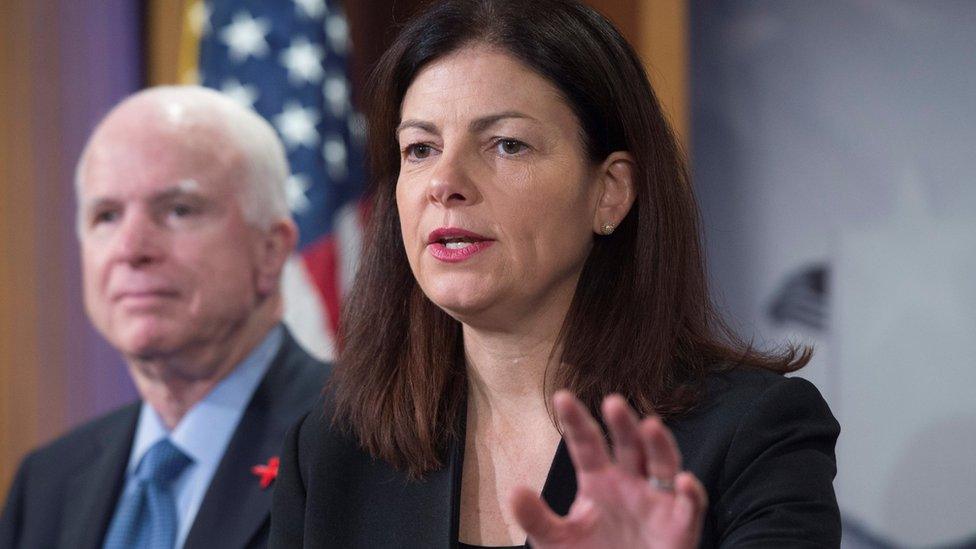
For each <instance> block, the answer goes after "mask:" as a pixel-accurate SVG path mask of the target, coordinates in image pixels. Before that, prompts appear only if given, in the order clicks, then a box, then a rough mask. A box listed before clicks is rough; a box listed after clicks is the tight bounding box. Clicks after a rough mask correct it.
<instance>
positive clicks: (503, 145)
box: [495, 139, 529, 156]
mask: <svg viewBox="0 0 976 549" xmlns="http://www.w3.org/2000/svg"><path fill="white" fill-rule="evenodd" d="M495 146H496V147H498V152H500V153H502V154H506V155H510V156H511V155H516V154H519V153H520V152H523V151H524V150H525V149H527V148H528V147H529V146H528V145H526V144H525V143H523V142H521V141H519V140H518V139H499V140H498V142H497V143H496V144H495Z"/></svg>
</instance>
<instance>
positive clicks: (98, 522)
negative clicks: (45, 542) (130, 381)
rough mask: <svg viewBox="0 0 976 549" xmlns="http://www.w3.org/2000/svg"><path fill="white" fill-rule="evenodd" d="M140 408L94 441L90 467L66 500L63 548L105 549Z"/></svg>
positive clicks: (70, 488) (72, 485) (127, 413)
mask: <svg viewBox="0 0 976 549" xmlns="http://www.w3.org/2000/svg"><path fill="white" fill-rule="evenodd" d="M139 408H140V404H138V403H136V404H132V405H130V406H129V408H128V409H126V411H125V414H124V415H123V417H122V418H120V419H119V421H118V422H117V423H115V424H113V425H112V426H111V427H110V428H108V429H106V430H105V431H103V432H102V433H100V434H99V436H98V437H97V439H96V440H94V441H92V445H91V447H90V451H91V461H90V465H89V466H87V467H85V468H84V469H82V470H80V471H78V474H77V476H75V477H74V478H73V479H72V480H71V481H70V483H69V484H68V487H67V488H66V490H65V494H64V500H65V501H69V502H71V506H70V507H69V508H67V509H66V510H65V512H64V519H63V520H64V524H63V527H62V529H61V538H60V540H59V541H58V546H59V547H77V548H79V549H95V548H97V547H100V546H101V544H102V538H103V537H104V535H105V531H106V530H107V529H108V523H109V521H110V520H112V515H113V514H115V506H116V502H117V501H118V497H119V494H120V493H121V491H122V486H123V485H124V483H125V468H126V465H128V463H129V452H130V450H131V448H132V439H133V437H134V436H135V430H136V421H137V420H138V418H139ZM53 527H55V526H54V525H52V528H53Z"/></svg>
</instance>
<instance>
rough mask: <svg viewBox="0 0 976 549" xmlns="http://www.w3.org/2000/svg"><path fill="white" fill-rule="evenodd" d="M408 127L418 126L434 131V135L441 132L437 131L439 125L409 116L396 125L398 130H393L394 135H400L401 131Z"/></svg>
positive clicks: (418, 127)
mask: <svg viewBox="0 0 976 549" xmlns="http://www.w3.org/2000/svg"><path fill="white" fill-rule="evenodd" d="M407 128H417V129H420V130H423V131H425V132H427V133H432V134H434V135H438V134H439V132H438V131H437V126H435V125H433V124H431V123H430V122H425V121H423V120H418V119H416V118H408V119H406V120H404V121H402V122H400V125H398V126H397V127H396V130H395V131H394V132H393V135H400V132H402V131H403V130H405V129H407Z"/></svg>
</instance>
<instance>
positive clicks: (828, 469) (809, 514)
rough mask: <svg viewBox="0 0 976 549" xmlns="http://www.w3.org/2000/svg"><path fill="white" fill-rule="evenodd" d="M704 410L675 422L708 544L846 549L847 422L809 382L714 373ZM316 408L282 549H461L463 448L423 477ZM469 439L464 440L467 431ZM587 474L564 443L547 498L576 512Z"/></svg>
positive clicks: (289, 488)
mask: <svg viewBox="0 0 976 549" xmlns="http://www.w3.org/2000/svg"><path fill="white" fill-rule="evenodd" d="M707 387H708V390H707V397H706V398H705V399H704V400H703V401H702V404H701V405H699V406H698V407H697V408H696V409H695V410H694V411H693V412H691V413H689V414H687V415H685V416H683V417H681V418H678V419H675V420H673V421H669V422H668V426H669V427H670V428H671V430H672V431H673V433H674V436H675V438H676V439H677V441H678V446H679V447H680V448H681V453H682V455H683V457H684V467H685V468H686V469H688V470H690V471H691V472H693V473H694V474H695V475H696V476H697V477H698V478H699V479H700V480H701V481H702V483H703V484H704V485H705V488H706V489H707V490H708V497H709V507H708V511H707V515H706V517H705V526H704V532H703V535H702V543H701V546H702V547H719V546H721V547H838V546H839V544H840V517H839V513H838V510H837V500H836V498H835V496H834V489H833V485H832V482H833V478H834V474H835V472H836V464H835V460H834V443H835V442H836V440H837V436H838V434H839V432H840V427H839V425H838V424H837V421H836V420H835V419H834V417H833V415H831V413H830V409H829V408H828V407H827V404H826V403H825V402H824V400H823V398H821V396H820V393H819V392H818V391H817V389H816V388H814V386H813V385H812V384H810V383H809V382H807V381H805V380H803V379H799V378H785V377H782V376H779V375H776V374H772V373H768V372H761V371H754V370H736V371H731V372H727V373H722V374H716V375H713V376H712V377H711V378H710V379H709V380H708V385H707ZM327 416H328V414H326V413H324V411H322V410H319V411H313V412H312V413H310V414H309V415H308V416H306V417H305V419H304V420H302V422H301V423H299V424H298V425H296V426H295V427H293V428H292V430H291V432H290V433H289V434H288V436H287V437H286V440H285V449H284V453H283V455H282V461H281V471H280V474H279V476H278V479H277V481H276V487H275V495H274V503H273V508H272V518H271V546H272V547H282V548H285V547H288V548H291V547H303V546H304V547H453V546H455V545H456V540H457V536H458V502H459V496H460V491H461V464H462V463H463V459H462V453H463V451H464V450H463V447H462V446H463V443H462V444H455V445H454V446H453V447H451V448H450V450H449V453H448V456H447V460H446V464H445V467H444V468H442V469H441V470H438V471H435V472H433V473H430V474H429V475H427V476H426V477H425V478H424V479H423V480H422V481H411V480H408V478H407V477H406V475H404V474H403V473H401V472H400V471H397V470H394V469H393V468H392V467H390V466H389V465H388V464H386V463H385V462H382V461H377V460H374V459H372V458H371V457H370V456H369V455H368V454H366V453H365V452H363V451H362V450H361V449H360V448H359V446H358V444H357V443H356V441H355V440H353V439H350V438H348V437H346V436H344V435H343V434H342V433H340V432H339V431H338V430H335V429H333V428H332V427H331V425H330V420H329V418H328V417H327ZM462 440H463V437H462ZM575 493H576V476H575V474H574V471H573V467H572V463H571V462H570V459H569V454H568V453H567V452H566V448H565V447H564V446H563V445H562V444H560V446H559V449H558V450H557V452H556V456H555V458H554V459H553V464H552V467H551V469H550V471H549V476H548V478H547V480H546V483H545V487H544V489H543V492H542V495H543V497H544V498H545V500H546V501H547V502H548V503H549V505H550V506H551V507H552V508H553V509H554V510H555V511H557V512H559V513H560V514H565V513H566V512H567V511H568V509H569V506H570V504H571V503H572V501H573V498H574V496H575Z"/></svg>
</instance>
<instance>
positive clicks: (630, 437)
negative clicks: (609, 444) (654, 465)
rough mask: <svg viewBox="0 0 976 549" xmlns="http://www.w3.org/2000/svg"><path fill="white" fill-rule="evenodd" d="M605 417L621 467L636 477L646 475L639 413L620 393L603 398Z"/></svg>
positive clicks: (615, 456) (615, 457) (614, 452)
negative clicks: (632, 408) (638, 427)
mask: <svg viewBox="0 0 976 549" xmlns="http://www.w3.org/2000/svg"><path fill="white" fill-rule="evenodd" d="M603 419H604V421H606V423H607V427H609V428H610V436H611V437H612V438H613V455H614V459H615V460H616V461H617V464H618V465H619V466H620V468H621V469H623V471H624V472H625V473H627V474H630V475H633V476H635V477H642V478H643V477H644V476H646V471H645V461H646V460H645V458H644V444H643V442H641V438H640V433H639V432H638V429H637V425H638V422H637V414H635V413H634V412H633V410H631V408H630V406H629V405H628V404H627V401H626V400H624V398H623V397H622V396H620V395H610V396H608V397H607V398H605V399H604V400H603Z"/></svg>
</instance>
